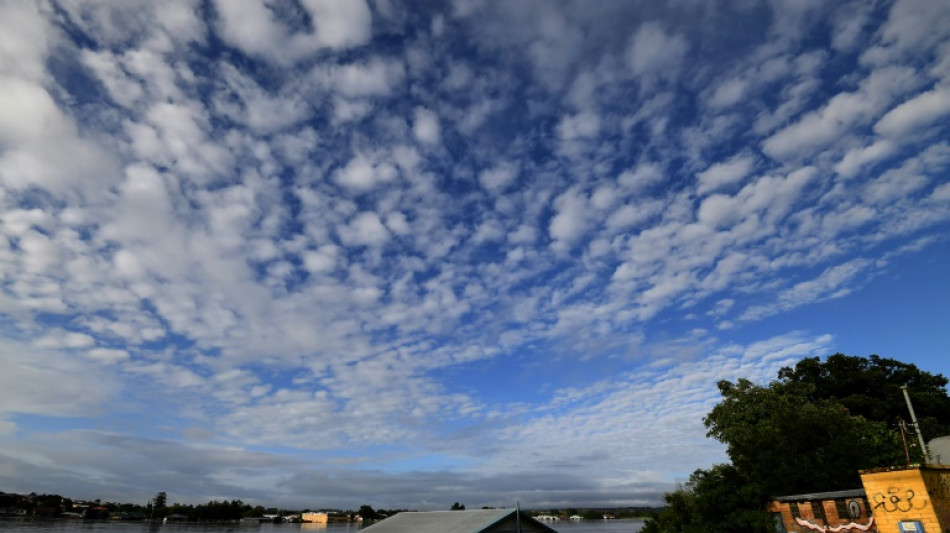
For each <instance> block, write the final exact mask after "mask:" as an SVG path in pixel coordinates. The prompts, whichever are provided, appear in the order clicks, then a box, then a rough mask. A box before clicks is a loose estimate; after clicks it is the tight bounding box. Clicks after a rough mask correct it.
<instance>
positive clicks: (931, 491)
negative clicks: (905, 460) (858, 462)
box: [861, 466, 950, 533]
mask: <svg viewBox="0 0 950 533" xmlns="http://www.w3.org/2000/svg"><path fill="white" fill-rule="evenodd" d="M861 482H862V483H863V484H864V490H865V493H866V494H867V498H868V504H869V505H870V506H871V514H872V515H873V516H874V520H875V522H876V525H877V527H878V530H879V531H881V533H901V532H905V531H907V532H909V531H914V532H918V531H922V532H925V533H943V532H944V531H946V530H950V467H943V466H928V467H923V468H918V467H907V468H892V469H879V470H872V471H866V472H862V473H861Z"/></svg>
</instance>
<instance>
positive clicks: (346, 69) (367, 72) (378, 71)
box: [315, 57, 405, 98]
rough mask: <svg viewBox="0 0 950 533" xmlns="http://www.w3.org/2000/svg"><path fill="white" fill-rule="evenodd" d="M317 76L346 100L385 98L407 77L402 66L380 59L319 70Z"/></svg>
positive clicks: (394, 61) (316, 72)
mask: <svg viewBox="0 0 950 533" xmlns="http://www.w3.org/2000/svg"><path fill="white" fill-rule="evenodd" d="M315 74H317V75H318V77H320V78H324V77H326V78H328V79H327V81H328V82H329V83H330V84H331V85H332V86H333V88H334V89H336V91H337V93H338V94H340V95H341V96H344V97H346V98H356V97H367V96H385V95H387V94H389V93H390V92H391V91H393V90H394V89H395V88H396V85H397V84H399V83H401V82H402V79H403V77H404V76H405V71H404V70H403V67H402V64H401V63H399V62H398V61H396V60H386V59H382V58H379V57H376V58H373V59H371V60H369V61H367V62H362V63H350V64H346V65H343V66H338V67H333V68H332V69H330V70H329V71H324V70H322V69H317V70H316V71H315Z"/></svg>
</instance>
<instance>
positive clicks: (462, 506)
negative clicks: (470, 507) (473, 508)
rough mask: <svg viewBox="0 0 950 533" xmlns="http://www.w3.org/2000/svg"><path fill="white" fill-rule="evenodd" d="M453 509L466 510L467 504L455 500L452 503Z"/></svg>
mask: <svg viewBox="0 0 950 533" xmlns="http://www.w3.org/2000/svg"><path fill="white" fill-rule="evenodd" d="M451 510H452V511H464V510H465V506H464V505H462V504H460V503H459V502H455V503H453V504H452V509H451Z"/></svg>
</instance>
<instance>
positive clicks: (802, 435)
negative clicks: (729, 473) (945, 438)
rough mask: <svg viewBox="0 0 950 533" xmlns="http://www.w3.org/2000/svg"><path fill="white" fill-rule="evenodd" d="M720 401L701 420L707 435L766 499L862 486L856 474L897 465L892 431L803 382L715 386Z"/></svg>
mask: <svg viewBox="0 0 950 533" xmlns="http://www.w3.org/2000/svg"><path fill="white" fill-rule="evenodd" d="M719 392H720V393H721V394H722V396H723V400H722V401H721V402H720V403H719V404H717V405H716V406H715V407H714V408H713V409H712V411H710V412H709V414H708V415H707V416H706V418H705V420H704V422H705V424H706V427H707V428H708V429H709V432H708V436H710V437H714V438H715V439H716V440H719V441H720V442H722V443H724V444H726V446H727V453H728V454H729V458H730V459H731V460H732V464H733V465H734V466H735V467H736V468H737V469H739V471H741V472H742V473H743V475H745V476H746V477H747V478H748V479H749V480H752V481H755V482H756V483H757V484H759V485H760V486H761V488H762V490H763V491H765V493H766V494H768V495H780V494H796V493H802V492H812V491H829V490H843V489H850V488H854V487H855V486H860V483H861V481H860V476H859V475H858V470H860V469H866V468H872V467H877V466H893V465H895V464H900V463H901V462H902V461H903V448H902V447H901V443H900V438H899V436H898V435H897V433H896V432H894V431H891V430H889V429H888V428H887V425H886V424H885V423H883V422H879V421H872V420H868V419H866V418H864V417H863V416H852V415H851V414H850V413H849V412H848V409H847V408H845V407H844V406H843V405H841V404H840V403H839V402H837V401H836V400H832V399H817V398H815V388H814V386H813V385H811V384H809V383H800V382H796V381H787V382H782V381H774V382H772V383H771V384H769V385H768V386H767V387H763V386H759V385H755V384H753V383H752V382H750V381H748V380H746V379H740V380H738V381H737V382H736V383H731V382H729V381H720V382H719Z"/></svg>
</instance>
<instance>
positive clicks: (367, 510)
mask: <svg viewBox="0 0 950 533" xmlns="http://www.w3.org/2000/svg"><path fill="white" fill-rule="evenodd" d="M357 514H359V515H360V518H362V519H363V520H376V511H374V510H373V508H372V507H371V506H369V505H361V506H360V510H359V513H357Z"/></svg>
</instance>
